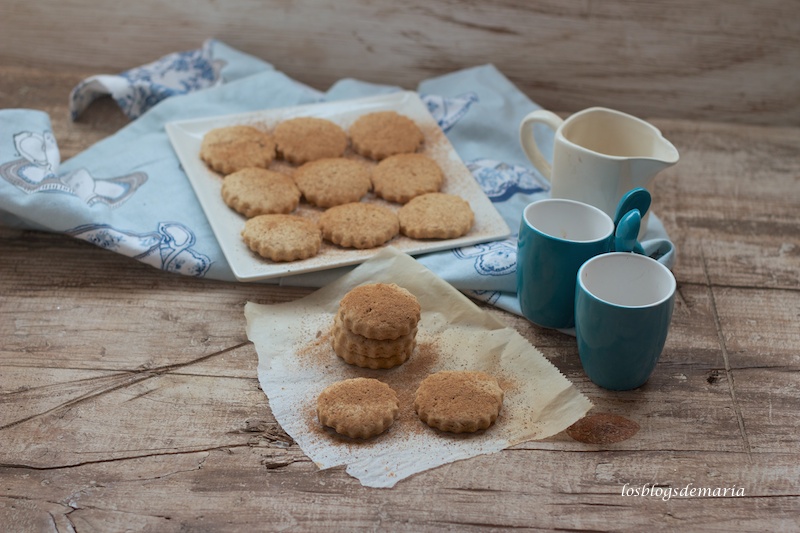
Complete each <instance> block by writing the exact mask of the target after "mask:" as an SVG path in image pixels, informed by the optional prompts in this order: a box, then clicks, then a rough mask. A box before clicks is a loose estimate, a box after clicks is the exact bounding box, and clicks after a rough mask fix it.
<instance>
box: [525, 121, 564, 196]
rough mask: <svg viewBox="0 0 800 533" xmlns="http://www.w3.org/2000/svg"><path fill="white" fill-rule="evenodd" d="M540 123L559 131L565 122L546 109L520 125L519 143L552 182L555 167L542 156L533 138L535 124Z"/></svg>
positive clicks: (537, 167)
mask: <svg viewBox="0 0 800 533" xmlns="http://www.w3.org/2000/svg"><path fill="white" fill-rule="evenodd" d="M537 122H540V123H542V124H545V125H546V126H549V127H550V128H552V130H553V131H555V130H557V129H558V127H559V126H560V125H561V123H562V122H564V120H563V119H562V118H561V117H559V116H558V115H556V114H555V113H553V112H551V111H545V110H544V109H537V110H536V111H533V112H531V113H528V114H527V115H526V116H525V118H523V119H522V122H520V124H519V143H520V145H521V146H522V150H523V151H524V152H525V155H526V156H528V159H530V161H531V163H533V166H535V167H536V169H537V170H538V171H539V172H541V174H542V176H544V177H545V178H546V179H547V181H552V178H551V177H550V175H551V174H552V173H553V172H552V170H553V167H552V165H551V164H550V162H549V161H547V159H545V158H544V156H543V155H542V151H541V150H539V146H538V145H537V144H536V138H535V137H534V136H533V124H535V123H537Z"/></svg>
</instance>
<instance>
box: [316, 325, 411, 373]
mask: <svg viewBox="0 0 800 533" xmlns="http://www.w3.org/2000/svg"><path fill="white" fill-rule="evenodd" d="M416 335H417V328H416V327H415V328H414V329H413V330H412V331H411V333H409V334H408V335H401V336H400V337H398V338H396V339H387V340H376V339H368V338H367V337H364V336H362V335H359V334H357V333H353V332H352V331H349V330H348V329H347V328H345V327H344V326H343V325H342V319H341V316H340V315H338V314H337V315H336V318H335V319H334V324H333V329H332V330H331V337H332V339H331V344H332V346H333V351H334V352H336V355H338V356H339V357H341V358H342V359H344V360H345V362H347V363H350V364H352V365H356V366H360V367H366V368H373V369H375V368H392V367H395V366H398V365H400V364H403V363H405V362H406V361H407V360H408V358H409V357H411V354H412V353H413V352H414V347H415V346H416V344H417V343H416Z"/></svg>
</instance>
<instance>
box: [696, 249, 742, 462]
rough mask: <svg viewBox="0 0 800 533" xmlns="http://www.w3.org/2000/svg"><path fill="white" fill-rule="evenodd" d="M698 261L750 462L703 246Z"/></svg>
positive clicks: (740, 412)
mask: <svg viewBox="0 0 800 533" xmlns="http://www.w3.org/2000/svg"><path fill="white" fill-rule="evenodd" d="M700 260H701V262H702V265H703V275H704V276H705V279H706V287H707V288H708V289H707V290H708V297H709V302H710V305H711V314H712V315H713V317H714V327H715V328H716V330H717V336H718V338H719V345H720V350H721V351H722V360H723V361H724V362H725V375H726V376H727V378H728V390H729V391H730V395H731V401H732V403H733V411H734V413H735V414H736V421H737V423H738V424H739V433H740V435H741V437H742V444H743V446H744V450H745V452H747V456H748V458H749V459H750V460H752V456H751V453H752V449H751V447H750V439H749V437H748V435H747V430H746V429H745V425H744V415H743V414H742V408H741V406H740V405H739V402H738V400H737V398H736V383H735V381H734V377H733V372H732V370H731V363H730V357H729V356H728V347H727V343H726V342H725V334H724V333H723V331H722V321H721V320H720V318H719V313H718V312H717V301H716V296H715V294H714V288H713V287H712V286H711V276H710V275H709V273H708V261H707V259H706V255H705V252H704V251H703V246H701V247H700Z"/></svg>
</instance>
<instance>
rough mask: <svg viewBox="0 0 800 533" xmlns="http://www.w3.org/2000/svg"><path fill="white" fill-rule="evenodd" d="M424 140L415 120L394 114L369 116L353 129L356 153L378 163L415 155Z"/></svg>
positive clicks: (352, 141)
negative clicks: (395, 156) (393, 157)
mask: <svg viewBox="0 0 800 533" xmlns="http://www.w3.org/2000/svg"><path fill="white" fill-rule="evenodd" d="M424 139H425V136H424V135H423V134H422V131H421V130H420V129H419V126H417V125H416V124H415V123H414V121H413V120H411V119H410V118H408V117H406V116H404V115H401V114H399V113H396V112H395V111H376V112H374V113H368V114H366V115H363V116H361V117H359V118H358V120H356V121H355V122H354V123H353V125H352V126H350V141H351V143H352V145H353V150H355V151H356V153H358V154H360V155H362V156H364V157H368V158H370V159H374V160H375V161H380V160H381V159H385V158H387V157H389V156H390V155H395V154H406V153H412V152H416V151H417V149H418V148H419V147H420V146H421V145H422V142H423V141H424Z"/></svg>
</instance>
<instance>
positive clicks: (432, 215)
mask: <svg viewBox="0 0 800 533" xmlns="http://www.w3.org/2000/svg"><path fill="white" fill-rule="evenodd" d="M397 218H398V219H399V220H400V232H401V233H402V234H403V235H405V236H407V237H411V238H412V239H454V238H456V237H461V236H462V235H465V234H467V232H469V230H470V228H472V224H474V223H475V215H474V213H473V212H472V208H470V206H469V203H468V202H467V201H466V200H464V199H463V198H461V197H460V196H455V195H453V194H444V193H440V192H433V193H427V194H423V195H422V196H417V197H416V198H413V199H412V200H411V201H409V202H408V203H407V204H405V205H404V206H403V207H401V208H400V211H398V212H397Z"/></svg>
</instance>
